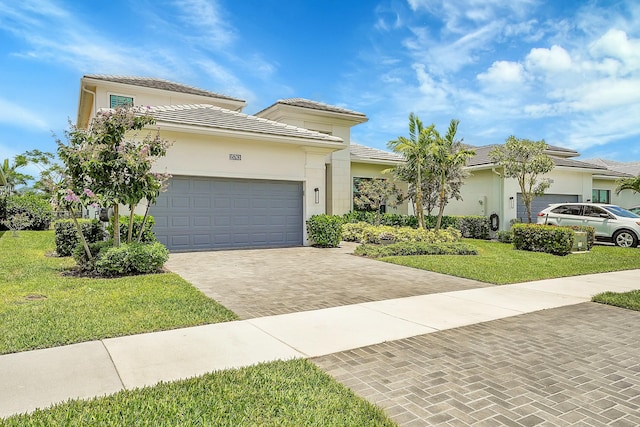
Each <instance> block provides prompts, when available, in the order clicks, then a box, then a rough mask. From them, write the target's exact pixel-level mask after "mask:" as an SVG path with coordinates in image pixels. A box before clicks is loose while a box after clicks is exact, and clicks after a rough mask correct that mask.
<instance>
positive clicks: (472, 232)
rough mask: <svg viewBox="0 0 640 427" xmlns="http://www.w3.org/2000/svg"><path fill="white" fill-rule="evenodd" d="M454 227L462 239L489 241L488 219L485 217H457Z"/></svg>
mask: <svg viewBox="0 0 640 427" xmlns="http://www.w3.org/2000/svg"><path fill="white" fill-rule="evenodd" d="M455 227H456V228H457V229H458V230H460V231H461V232H462V237H466V238H471V239H484V240H487V239H489V218H488V217H486V216H459V217H457V218H456V225H455Z"/></svg>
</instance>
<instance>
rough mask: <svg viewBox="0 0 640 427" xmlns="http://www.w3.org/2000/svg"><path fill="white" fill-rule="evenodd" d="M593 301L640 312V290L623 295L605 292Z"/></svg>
mask: <svg viewBox="0 0 640 427" xmlns="http://www.w3.org/2000/svg"><path fill="white" fill-rule="evenodd" d="M591 300H592V301H594V302H599V303H602V304H608V305H614V306H616V307H622V308H627V309H629V310H635V311H640V290H635V291H630V292H621V293H618V292H603V293H601V294H598V295H595V296H594V297H593V298H592V299H591Z"/></svg>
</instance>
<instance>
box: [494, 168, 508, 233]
mask: <svg viewBox="0 0 640 427" xmlns="http://www.w3.org/2000/svg"><path fill="white" fill-rule="evenodd" d="M491 172H493V173H495V174H496V175H498V176H499V177H500V189H499V190H500V197H498V200H500V202H499V207H498V209H499V211H500V217H501V220H500V228H501V229H503V230H508V228H505V225H506V217H507V215H506V214H505V212H504V177H503V176H502V174H501V173H500V172H498V171H497V170H496V168H491Z"/></svg>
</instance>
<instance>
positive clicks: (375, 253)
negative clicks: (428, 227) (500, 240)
mask: <svg viewBox="0 0 640 427" xmlns="http://www.w3.org/2000/svg"><path fill="white" fill-rule="evenodd" d="M354 253H355V254H356V255H361V256H366V257H370V258H380V257H386V256H398V255H400V256H405V255H477V254H478V250H477V249H476V248H474V247H472V246H469V245H467V244H465V243H428V242H400V243H393V244H391V245H370V244H364V245H360V246H358V247H357V248H356V250H355V251H354Z"/></svg>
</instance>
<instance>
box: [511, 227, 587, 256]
mask: <svg viewBox="0 0 640 427" xmlns="http://www.w3.org/2000/svg"><path fill="white" fill-rule="evenodd" d="M512 231H513V245H514V246H515V248H516V249H519V250H524V251H532V252H546V253H550V254H553V255H567V254H569V253H570V252H571V248H572V247H573V242H574V239H575V233H574V232H573V230H572V229H570V228H568V227H557V226H553V225H541V224H514V225H513V227H512Z"/></svg>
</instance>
